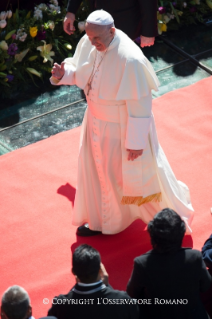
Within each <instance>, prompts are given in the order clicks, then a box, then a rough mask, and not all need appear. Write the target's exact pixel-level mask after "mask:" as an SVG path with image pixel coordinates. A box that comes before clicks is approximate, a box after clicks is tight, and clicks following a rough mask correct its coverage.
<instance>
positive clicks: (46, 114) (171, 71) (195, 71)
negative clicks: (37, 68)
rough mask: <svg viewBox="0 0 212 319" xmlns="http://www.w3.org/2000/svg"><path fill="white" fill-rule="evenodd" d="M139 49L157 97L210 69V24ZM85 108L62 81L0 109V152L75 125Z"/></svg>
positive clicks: (78, 92)
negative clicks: (152, 74) (147, 62)
mask: <svg viewBox="0 0 212 319" xmlns="http://www.w3.org/2000/svg"><path fill="white" fill-rule="evenodd" d="M143 52H144V54H145V55H146V56H147V58H148V59H149V60H150V61H151V62H152V64H153V67H154V69H155V71H156V73H157V76H158V78H159V80H160V83H161V87H160V90H159V92H157V93H153V98H156V97H158V96H161V95H163V94H165V93H167V92H169V91H172V90H175V89H177V88H181V87H185V86H188V85H190V84H192V83H195V82H197V81H199V80H201V79H203V78H206V77H209V76H210V75H211V74H212V26H209V27H207V26H204V25H198V26H191V27H188V28H186V29H185V28H184V29H181V31H178V32H174V33H170V34H167V35H166V36H162V37H158V38H157V41H156V43H155V45H154V46H153V47H151V48H145V49H144V50H143ZM43 91H45V90H43ZM2 103H3V102H2V101H1V104H2ZM85 109H86V102H85V100H84V96H83V94H82V92H81V90H80V89H78V88H77V87H66V86H63V87H58V88H57V87H56V88H53V89H51V91H49V90H48V91H47V92H45V93H36V96H35V97H33V98H31V99H29V97H27V98H26V100H24V99H22V100H21V102H20V101H19V103H18V104H14V105H13V106H10V107H7V108H3V109H1V110H0V155H2V154H5V153H8V152H10V151H12V150H15V149H18V148H20V147H23V146H26V145H28V144H31V143H35V142H37V141H40V140H42V139H44V138H47V137H49V136H51V135H54V134H57V133H59V132H62V131H66V130H69V129H71V128H74V127H76V126H79V125H80V124H81V122H82V119H83V115H84V111H85Z"/></svg>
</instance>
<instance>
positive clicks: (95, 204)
mask: <svg viewBox="0 0 212 319" xmlns="http://www.w3.org/2000/svg"><path fill="white" fill-rule="evenodd" d="M85 31H86V35H84V36H83V37H82V39H81V40H80V42H79V44H78V46H77V48H76V52H75V54H74V57H73V58H68V59H65V60H64V62H62V64H61V65H58V64H57V63H55V64H54V67H53V69H52V77H51V83H52V84H55V85H77V86H78V87H80V88H81V89H83V90H84V92H85V95H86V98H87V103H88V108H87V111H86V113H85V116H84V120H83V124H82V131H81V142H80V151H79V161H78V181H77V192H76V198H75V205H74V212H73V224H74V225H76V226H80V227H78V230H77V234H78V235H81V236H90V235H95V234H98V233H99V232H102V233H103V234H116V233H118V232H120V231H122V230H124V229H125V228H126V227H128V226H129V225H130V224H131V223H132V222H133V221H134V220H136V219H138V218H139V219H142V220H143V221H144V222H145V223H148V222H149V221H150V220H152V219H153V217H154V215H155V214H156V213H157V212H158V211H160V210H161V209H163V208H165V207H170V208H172V209H174V210H175V211H176V212H177V213H178V214H179V215H180V216H181V217H182V218H183V220H184V221H185V223H186V225H187V232H191V228H190V225H191V222H192V219H193V208H192V205H191V202H190V196H189V190H188V188H187V186H186V185H185V184H183V183H182V182H179V181H177V180H176V177H175V175H174V173H173V172H172V170H171V167H170V165H169V163H168V161H167V159H166V156H165V154H164V152H163V150H162V148H161V147H160V145H159V143H158V139H157V133H156V129H155V123H154V117H153V114H152V96H151V90H152V89H153V90H158V85H159V82H158V79H157V77H156V75H155V72H154V70H153V68H152V66H151V64H150V62H149V61H148V60H147V59H146V57H145V56H144V55H143V53H142V51H141V49H140V48H139V47H138V46H137V45H136V44H135V43H134V42H133V41H132V40H131V39H130V38H128V36H127V35H126V34H124V33H123V32H122V31H120V30H118V29H115V27H114V24H113V18H112V16H111V15H110V14H109V13H107V12H106V11H103V10H97V11H94V12H93V13H91V14H90V15H89V16H88V18H87V22H86V29H85ZM86 223H87V224H86Z"/></svg>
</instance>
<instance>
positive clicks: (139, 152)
mask: <svg viewBox="0 0 212 319" xmlns="http://www.w3.org/2000/svg"><path fill="white" fill-rule="evenodd" d="M127 151H128V152H129V154H128V158H127V159H128V161H134V159H136V158H137V157H139V156H141V155H142V154H143V150H128V149H127Z"/></svg>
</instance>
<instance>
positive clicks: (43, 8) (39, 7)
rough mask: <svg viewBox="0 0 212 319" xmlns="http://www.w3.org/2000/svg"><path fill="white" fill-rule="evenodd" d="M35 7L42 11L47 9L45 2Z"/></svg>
mask: <svg viewBox="0 0 212 319" xmlns="http://www.w3.org/2000/svg"><path fill="white" fill-rule="evenodd" d="M37 8H38V9H40V10H42V11H46V10H47V9H48V7H47V5H46V4H45V3H41V4H39V6H38V7H37Z"/></svg>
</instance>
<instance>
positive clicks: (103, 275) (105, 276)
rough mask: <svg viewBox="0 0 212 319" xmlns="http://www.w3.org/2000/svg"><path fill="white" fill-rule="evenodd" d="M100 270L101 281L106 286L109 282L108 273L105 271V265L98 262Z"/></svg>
mask: <svg viewBox="0 0 212 319" xmlns="http://www.w3.org/2000/svg"><path fill="white" fill-rule="evenodd" d="M100 271H101V279H102V281H103V283H104V284H105V285H106V286H107V285H108V282H109V275H108V273H107V270H106V269H105V266H104V265H103V263H101V264H100Z"/></svg>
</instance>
